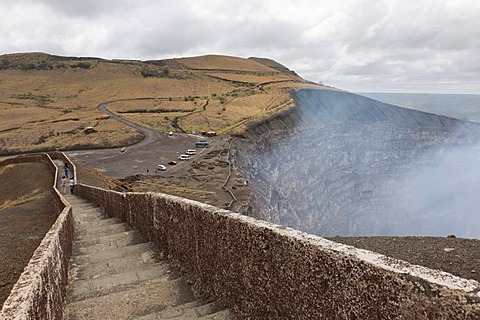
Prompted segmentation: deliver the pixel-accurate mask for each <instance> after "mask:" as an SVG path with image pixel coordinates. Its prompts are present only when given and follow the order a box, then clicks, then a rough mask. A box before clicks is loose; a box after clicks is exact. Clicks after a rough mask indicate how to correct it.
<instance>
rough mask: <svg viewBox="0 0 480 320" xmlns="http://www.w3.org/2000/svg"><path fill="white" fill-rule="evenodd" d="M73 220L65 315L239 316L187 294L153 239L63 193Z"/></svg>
mask: <svg viewBox="0 0 480 320" xmlns="http://www.w3.org/2000/svg"><path fill="white" fill-rule="evenodd" d="M65 197H66V199H67V200H68V201H69V202H70V203H71V205H72V208H73V216H74V220H75V241H74V244H73V254H72V258H71V260H70V268H69V286H68V288H67V298H66V305H65V311H64V318H65V319H78V320H80V319H142V320H150V319H218V320H220V319H222V320H223V319H238V317H234V315H233V314H232V313H231V312H230V311H229V310H226V309H225V308H223V307H222V306H221V305H220V304H219V303H217V302H208V301H205V300H203V299H201V298H199V297H196V295H195V294H194V293H193V292H192V290H191V288H190V285H188V284H187V283H186V281H185V279H184V278H183V277H182V276H181V274H179V273H178V272H177V271H175V270H172V269H171V268H170V267H169V265H168V264H167V263H166V262H164V261H161V260H160V259H159V258H158V255H157V254H156V252H155V250H154V246H153V244H152V243H144V242H143V241H142V239H141V237H140V235H139V234H138V233H137V231H135V230H131V229H130V227H129V226H128V225H127V224H125V223H120V222H119V221H118V220H117V219H116V218H107V217H105V216H104V215H103V213H102V211H101V209H100V208H98V207H95V206H93V205H92V204H91V203H89V202H87V201H85V200H83V199H80V198H78V197H76V196H73V195H70V194H67V195H65Z"/></svg>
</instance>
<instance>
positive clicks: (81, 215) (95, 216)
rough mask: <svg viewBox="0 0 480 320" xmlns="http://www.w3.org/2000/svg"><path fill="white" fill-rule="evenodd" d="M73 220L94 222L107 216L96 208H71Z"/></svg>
mask: <svg viewBox="0 0 480 320" xmlns="http://www.w3.org/2000/svg"><path fill="white" fill-rule="evenodd" d="M73 216H74V219H75V222H89V223H90V222H94V221H98V220H105V219H106V218H107V217H105V215H104V214H103V212H101V211H100V210H97V209H88V210H75V209H74V210H73Z"/></svg>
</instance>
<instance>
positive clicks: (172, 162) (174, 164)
mask: <svg viewBox="0 0 480 320" xmlns="http://www.w3.org/2000/svg"><path fill="white" fill-rule="evenodd" d="M168 164H169V165H171V166H176V165H177V161H170V162H168Z"/></svg>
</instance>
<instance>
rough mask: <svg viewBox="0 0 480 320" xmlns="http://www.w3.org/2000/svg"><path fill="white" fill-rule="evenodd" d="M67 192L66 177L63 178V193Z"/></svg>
mask: <svg viewBox="0 0 480 320" xmlns="http://www.w3.org/2000/svg"><path fill="white" fill-rule="evenodd" d="M66 192H67V178H66V177H65V176H63V177H62V193H63V194H65V193H66Z"/></svg>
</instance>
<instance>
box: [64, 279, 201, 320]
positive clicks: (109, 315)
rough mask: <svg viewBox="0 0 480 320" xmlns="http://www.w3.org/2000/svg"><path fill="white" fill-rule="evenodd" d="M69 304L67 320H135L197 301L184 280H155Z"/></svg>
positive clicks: (66, 313) (66, 312) (66, 314)
mask: <svg viewBox="0 0 480 320" xmlns="http://www.w3.org/2000/svg"><path fill="white" fill-rule="evenodd" d="M123 289H124V290H122V291H117V292H110V293H109V294H108V295H101V296H96V297H90V298H88V299H84V300H82V301H77V302H73V303H70V304H68V305H67V307H66V310H65V317H64V319H71V320H74V319H75V320H84V319H115V320H117V319H118V320H121V319H134V318H135V317H140V316H142V315H144V314H145V312H148V313H151V312H155V311H159V310H162V309H165V308H167V307H168V306H171V305H178V304H183V303H186V302H189V301H192V300H193V299H194V297H193V293H192V291H191V289H190V286H189V285H188V284H187V283H186V282H185V280H184V279H183V278H177V279H175V280H171V281H169V280H162V281H154V282H150V283H147V284H142V285H140V286H135V287H125V288H123Z"/></svg>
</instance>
